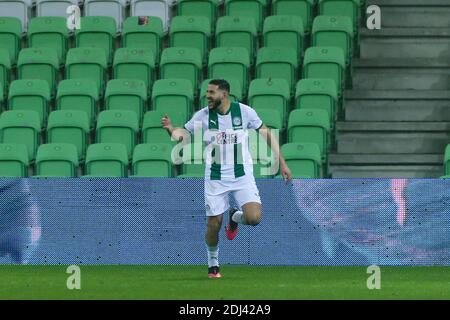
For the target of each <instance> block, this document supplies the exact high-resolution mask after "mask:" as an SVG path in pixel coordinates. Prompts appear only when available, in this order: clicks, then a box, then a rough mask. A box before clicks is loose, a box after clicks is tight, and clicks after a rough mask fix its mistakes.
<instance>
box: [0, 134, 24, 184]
mask: <svg viewBox="0 0 450 320" xmlns="http://www.w3.org/2000/svg"><path fill="white" fill-rule="evenodd" d="M28 167H29V159H28V151H27V147H26V146H25V145H24V144H14V143H0V177H14V178H25V177H27V176H28Z"/></svg>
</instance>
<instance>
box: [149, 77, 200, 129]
mask: <svg viewBox="0 0 450 320" xmlns="http://www.w3.org/2000/svg"><path fill="white" fill-rule="evenodd" d="M193 100H194V90H193V89H192V85H191V82H190V81H189V80H185V79H161V80H158V81H156V82H155V85H154V86H153V91H152V107H151V110H156V111H162V112H166V113H167V112H176V113H177V114H179V115H180V117H181V119H182V120H183V121H184V122H186V121H187V120H188V118H189V117H190V116H191V115H192V112H193Z"/></svg>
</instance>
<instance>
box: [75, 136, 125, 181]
mask: <svg viewBox="0 0 450 320" xmlns="http://www.w3.org/2000/svg"><path fill="white" fill-rule="evenodd" d="M85 174H86V175H85V176H83V177H86V178H87V177H127V175H128V156H127V148H126V146H125V145H124V144H122V143H95V144H91V145H90V146H89V147H88V149H87V152H86V165H85Z"/></svg>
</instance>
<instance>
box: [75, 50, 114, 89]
mask: <svg viewBox="0 0 450 320" xmlns="http://www.w3.org/2000/svg"><path fill="white" fill-rule="evenodd" d="M106 68H107V62H106V56H105V52H104V50H102V49H99V48H73V49H70V50H69V51H68V52H67V59H66V79H88V80H94V81H95V83H96V84H97V91H98V92H99V94H100V96H103V91H104V87H105V81H106Z"/></svg>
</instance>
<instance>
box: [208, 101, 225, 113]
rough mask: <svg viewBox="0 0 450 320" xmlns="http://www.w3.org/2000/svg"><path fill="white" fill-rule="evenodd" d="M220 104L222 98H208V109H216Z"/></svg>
mask: <svg viewBox="0 0 450 320" xmlns="http://www.w3.org/2000/svg"><path fill="white" fill-rule="evenodd" d="M211 102H212V106H210V103H211ZM221 104H222V99H216V100H208V107H209V110H214V111H217V109H218V108H219V107H220V105H221Z"/></svg>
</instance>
